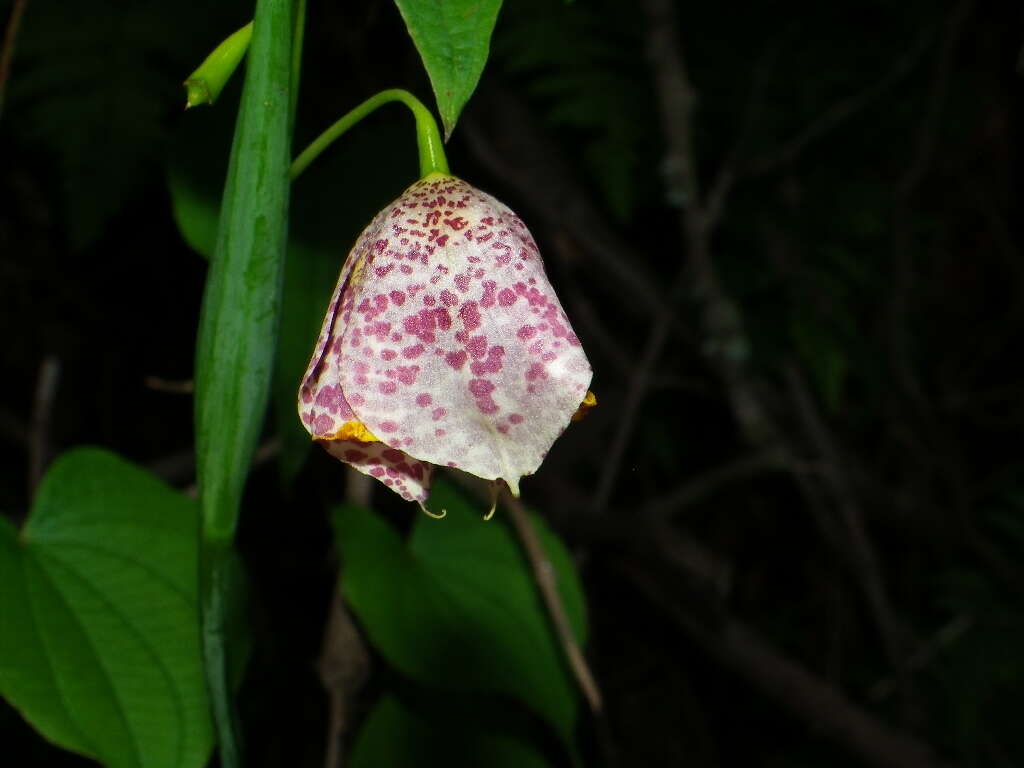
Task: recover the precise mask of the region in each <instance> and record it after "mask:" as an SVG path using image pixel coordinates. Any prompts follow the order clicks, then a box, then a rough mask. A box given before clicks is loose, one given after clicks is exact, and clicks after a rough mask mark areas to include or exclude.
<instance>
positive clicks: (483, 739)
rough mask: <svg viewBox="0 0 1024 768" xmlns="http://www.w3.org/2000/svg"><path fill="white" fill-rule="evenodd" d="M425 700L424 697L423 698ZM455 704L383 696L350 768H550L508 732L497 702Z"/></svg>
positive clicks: (365, 726)
mask: <svg viewBox="0 0 1024 768" xmlns="http://www.w3.org/2000/svg"><path fill="white" fill-rule="evenodd" d="M421 698H423V697H421ZM477 704H478V706H477V707H476V708H472V707H471V706H470V702H460V701H453V700H452V698H451V697H448V696H445V695H444V694H442V693H440V692H436V693H434V695H432V696H431V697H430V700H429V701H417V702H408V701H405V700H403V699H400V698H398V697H396V696H394V695H390V694H389V695H385V696H383V697H381V699H380V700H379V701H378V702H377V704H376V706H374V708H373V709H372V710H371V711H370V714H369V716H368V717H367V718H366V720H365V721H364V723H363V727H362V729H361V730H360V731H359V734H358V735H357V736H356V739H355V743H354V745H353V747H352V754H351V757H350V761H351V765H352V768H374V767H375V766H385V765H386V766H389V768H428V767H429V766H435V765H436V766H444V768H478V767H479V766H482V765H486V766H488V768H546V766H549V765H550V763H549V762H548V761H547V760H545V759H544V757H543V756H542V755H541V754H540V753H539V752H538V751H537V749H536V748H535V747H534V746H533V745H531V744H529V743H528V742H527V741H525V740H524V739H523V738H520V737H519V736H518V735H517V734H515V733H512V732H509V730H508V729H507V728H506V726H507V720H506V717H505V716H504V715H505V714H506V713H504V712H502V711H501V706H500V704H497V705H496V704H495V702H494V701H483V702H477Z"/></svg>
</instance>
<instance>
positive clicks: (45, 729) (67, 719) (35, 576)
mask: <svg viewBox="0 0 1024 768" xmlns="http://www.w3.org/2000/svg"><path fill="white" fill-rule="evenodd" d="M198 525H199V513H198V509H197V507H196V504H195V502H194V501H192V500H191V499H188V498H186V497H185V496H183V495H182V494H181V493H179V492H177V491H175V490H173V489H171V488H169V487H168V486H166V485H165V484H164V483H162V482H161V481H160V480H158V479H157V478H155V477H153V476H152V475H151V474H149V473H147V472H145V471H144V470H142V469H139V468H138V467H135V466H133V465H131V464H129V463H127V462H126V461H124V460H123V459H120V458H117V457H116V456H114V455H113V454H111V453H108V452H106V451H101V450H98V449H86V448H81V449H77V450H75V451H72V452H70V453H67V454H65V455H64V456H62V457H61V458H60V459H59V460H58V461H56V462H55V463H54V464H53V466H52V467H51V468H50V471H49V472H48V473H47V475H46V478H45V479H44V481H43V483H42V485H41V486H40V488H39V492H38V494H37V496H36V499H35V503H34V505H33V509H32V513H31V515H30V517H29V519H28V521H27V522H26V523H25V525H24V526H23V528H22V529H21V531H17V530H15V529H14V527H12V526H11V525H10V524H9V523H8V522H7V521H6V520H0V581H2V583H3V585H4V587H3V590H2V591H0V614H2V615H3V617H4V621H3V623H2V624H0V693H2V694H3V695H4V696H5V697H6V698H7V699H8V700H9V701H10V702H11V703H12V704H13V705H14V706H15V707H16V708H17V709H18V710H20V711H21V712H22V714H23V715H24V716H25V718H26V719H27V720H28V721H29V722H31V723H32V724H33V725H34V726H35V727H36V728H38V729H39V730H40V731H41V732H42V733H43V734H45V735H46V737H47V738H49V739H51V740H52V741H54V742H55V743H56V744H59V745H60V746H62V747H64V748H65V749H70V750H73V751H75V752H78V753H80V754H83V755H87V756H89V757H92V758H95V759H96V760H99V761H101V762H102V763H103V764H105V765H109V766H112V767H113V768H133V767H134V766H166V768H189V767H190V766H191V767H192V768H199V767H200V766H203V765H205V764H206V761H207V760H208V759H209V755H210V749H211V747H212V745H213V733H212V730H211V728H210V722H209V718H208V716H207V709H208V707H209V704H208V702H207V698H206V689H205V686H204V684H203V673H202V664H201V660H200V659H201V657H200V653H199V642H198V641H199V635H198V633H197V632H196V627H197V626H198V622H199V608H198V584H197V576H198V573H199V558H198V551H197V544H198V542H197V540H196V536H195V531H196V529H197V527H198Z"/></svg>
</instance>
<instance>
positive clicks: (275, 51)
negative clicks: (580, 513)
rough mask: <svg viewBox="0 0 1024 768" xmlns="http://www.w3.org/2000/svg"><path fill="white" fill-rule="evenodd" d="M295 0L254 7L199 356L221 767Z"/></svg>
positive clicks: (211, 658) (206, 557)
mask: <svg viewBox="0 0 1024 768" xmlns="http://www.w3.org/2000/svg"><path fill="white" fill-rule="evenodd" d="M293 33H294V30H293V14H292V2H291V0H257V3H256V13H255V18H254V21H253V34H252V45H251V47H250V51H249V58H248V66H247V67H246V77H245V84H244V86H243V88H242V101H241V106H240V108H239V113H238V119H237V122H236V124H235V136H234V141H233V142H232V146H231V159H230V161H229V163H228V174H227V181H226V183H225V187H224V196H223V201H222V204H221V208H220V223H219V226H218V228H217V245H216V248H215V251H214V258H213V260H212V262H211V264H210V273H209V276H208V278H207V282H206V292H205V295H204V298H203V309H202V315H201V317H200V322H199V340H198V343H197V352H196V375H195V379H196V398H195V421H196V470H197V476H198V486H199V500H200V508H201V516H202V542H203V548H202V551H201V561H202V567H201V574H200V576H201V582H200V593H201V605H202V613H203V633H202V637H203V652H204V656H205V671H206V678H207V685H208V688H209V691H210V696H211V706H212V710H213V714H214V722H215V724H216V729H217V736H218V743H219V751H220V757H221V763H222V765H223V766H224V768H235V766H238V765H240V764H241V760H240V757H239V754H238V737H237V735H236V725H235V718H234V714H233V707H232V702H231V692H230V687H229V684H228V680H229V669H228V667H229V665H230V660H229V658H228V653H227V648H226V645H227V623H226V622H227V617H226V615H225V614H224V608H225V602H226V597H227V596H226V595H225V594H224V590H225V589H226V587H227V583H228V580H227V573H228V572H227V568H226V563H227V559H228V556H229V553H230V546H231V540H232V538H233V537H234V531H235V527H236V526H237V523H238V509H239V504H240V502H241V496H242V488H243V487H244V485H245V478H246V475H247V474H248V471H249V465H250V463H251V461H252V456H253V453H254V452H255V449H256V442H257V440H258V438H259V433H260V430H261V428H262V426H263V421H264V418H265V416H266V407H267V400H268V397H269V392H270V381H271V373H272V366H273V360H274V350H275V345H276V341H277V331H278V322H279V316H280V308H281V293H282V284H283V279H284V258H285V247H286V244H287V240H288V187H289V184H288V165H289V163H290V160H291V158H290V152H291V150H290V125H291V104H290V93H291V89H290V82H291V68H292V51H291V48H292V35H293Z"/></svg>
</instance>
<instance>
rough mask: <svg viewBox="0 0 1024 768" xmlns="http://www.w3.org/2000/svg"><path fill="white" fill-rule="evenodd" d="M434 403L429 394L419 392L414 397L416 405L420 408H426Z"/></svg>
mask: <svg viewBox="0 0 1024 768" xmlns="http://www.w3.org/2000/svg"><path fill="white" fill-rule="evenodd" d="M433 401H434V398H433V397H431V396H430V393H429V392H420V393H419V394H418V395H416V405H418V406H419V407H420V408H426V407H427V406H428V405H430V404H431V403H432V402H433Z"/></svg>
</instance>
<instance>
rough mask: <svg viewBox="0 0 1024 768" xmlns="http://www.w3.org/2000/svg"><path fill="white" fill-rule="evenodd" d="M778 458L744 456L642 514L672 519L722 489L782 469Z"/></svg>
mask: <svg viewBox="0 0 1024 768" xmlns="http://www.w3.org/2000/svg"><path fill="white" fill-rule="evenodd" d="M781 466H782V465H781V463H780V462H779V457H778V456H776V455H775V454H772V453H757V454H754V455H752V456H744V457H742V458H740V459H737V460H736V461H732V462H729V463H727V464H722V465H720V466H717V467H714V468H713V469H711V470H709V471H707V472H704V473H703V474H700V475H697V476H696V477H692V478H690V479H688V480H687V481H686V482H685V483H683V484H682V485H680V486H678V487H676V488H673V489H672V490H671V491H669V492H668V493H666V494H664V495H662V496H658V497H656V498H654V499H652V500H650V501H648V502H647V504H646V505H645V506H644V509H643V514H644V516H645V517H648V518H655V519H669V518H671V517H675V516H676V515H678V514H679V513H680V512H681V511H682V510H683V509H685V508H686V507H689V506H691V505H693V504H694V503H696V502H697V501H700V500H701V499H703V498H704V497H705V496H708V495H710V494H712V493H714V492H715V491H717V490H718V489H719V488H722V487H723V486H726V485H729V484H730V483H732V482H734V481H736V480H740V479H744V478H747V477H750V476H752V475H757V474H760V473H762V472H766V471H770V470H772V469H776V468H780V467H781Z"/></svg>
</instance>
